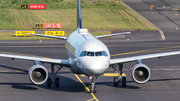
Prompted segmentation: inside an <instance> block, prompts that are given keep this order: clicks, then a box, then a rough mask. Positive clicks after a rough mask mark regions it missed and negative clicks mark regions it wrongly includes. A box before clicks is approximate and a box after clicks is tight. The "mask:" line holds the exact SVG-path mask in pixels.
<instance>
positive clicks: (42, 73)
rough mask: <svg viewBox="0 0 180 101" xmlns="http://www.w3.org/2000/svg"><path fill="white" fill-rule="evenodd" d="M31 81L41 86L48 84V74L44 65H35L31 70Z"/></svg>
mask: <svg viewBox="0 0 180 101" xmlns="http://www.w3.org/2000/svg"><path fill="white" fill-rule="evenodd" d="M29 78H30V81H31V82H32V83H34V84H37V85H41V84H43V83H45V82H46V80H47V78H48V72H47V70H46V68H45V67H44V66H42V65H34V66H32V67H31V68H30V69H29Z"/></svg>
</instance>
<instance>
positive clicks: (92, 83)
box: [89, 77, 97, 93]
mask: <svg viewBox="0 0 180 101" xmlns="http://www.w3.org/2000/svg"><path fill="white" fill-rule="evenodd" d="M89 79H90V85H89V90H90V93H96V86H95V80H96V79H97V77H89Z"/></svg>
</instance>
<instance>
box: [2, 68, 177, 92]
mask: <svg viewBox="0 0 180 101" xmlns="http://www.w3.org/2000/svg"><path fill="white" fill-rule="evenodd" d="M0 67H3V68H7V69H12V70H18V71H21V72H1V73H0V74H28V70H25V69H19V68H15V67H9V66H3V65H0ZM64 73H66V72H60V73H58V74H64ZM67 73H69V72H67ZM49 75H50V73H49ZM56 77H59V79H60V87H59V88H56V87H55V85H54V84H52V87H51V88H47V85H46V83H45V84H43V85H40V86H36V85H35V84H33V83H17V82H16V83H12V82H9V83H1V82H0V85H12V88H15V89H23V90H38V87H40V88H44V89H48V90H55V91H63V92H84V91H85V88H84V86H83V85H82V84H81V83H80V82H79V81H76V80H73V79H71V78H68V77H64V76H61V75H56ZM27 79H29V78H27ZM173 80H180V78H172V79H150V80H149V81H148V82H160V81H173ZM130 83H134V81H127V84H126V87H122V86H121V84H119V86H118V87H116V88H123V89H140V88H139V87H137V86H133V85H129V84H130ZM85 85H86V86H87V87H88V86H89V82H88V83H85ZM96 85H107V86H111V87H114V86H113V82H98V81H97V82H96Z"/></svg>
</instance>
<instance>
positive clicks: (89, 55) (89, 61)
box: [0, 0, 180, 93]
mask: <svg viewBox="0 0 180 101" xmlns="http://www.w3.org/2000/svg"><path fill="white" fill-rule="evenodd" d="M77 25H78V26H77V30H76V31H74V32H73V33H71V35H70V36H69V37H60V36H47V35H42V34H32V35H36V36H42V37H50V38H57V39H64V40H67V42H66V44H65V49H66V53H67V55H68V57H69V59H68V60H65V59H47V58H38V57H31V56H22V55H12V54H0V56H1V57H6V58H12V59H24V60H31V61H34V62H35V65H34V66H32V67H31V68H30V69H29V78H30V81H31V82H32V83H34V84H37V85H41V84H44V83H45V82H47V86H48V87H51V84H55V86H56V87H59V78H55V75H56V74H57V72H59V71H60V70H61V69H62V68H63V67H66V68H69V69H70V70H71V72H72V73H75V74H84V75H86V76H87V77H88V78H89V79H90V86H89V89H90V92H92V93H95V92H96V87H95V81H96V79H97V77H99V76H101V75H103V74H104V73H105V72H106V70H107V69H108V68H109V67H112V68H113V69H114V70H115V72H116V73H118V77H114V86H115V87H117V86H118V84H119V83H121V84H122V86H126V77H125V76H123V75H122V69H123V63H127V62H131V61H137V64H136V65H135V66H134V67H132V68H131V74H132V75H131V76H132V79H133V80H134V81H135V82H136V83H138V84H143V83H146V82H147V81H148V80H149V78H150V75H151V72H150V69H149V67H148V66H146V65H145V64H143V63H142V61H141V60H142V59H148V58H159V57H163V56H169V55H177V54H180V51H174V52H165V53H156V54H148V55H140V56H133V57H126V58H117V59H111V58H110V53H109V50H108V48H107V46H106V45H105V44H104V43H103V42H101V41H100V40H99V38H104V37H109V36H115V35H121V34H129V33H130V32H124V33H116V34H110V35H101V36H93V35H92V34H90V33H89V32H88V30H87V29H83V28H82V21H81V6H80V0H77ZM26 34H31V33H26ZM40 62H41V63H48V64H51V78H48V71H47V69H46V68H45V67H44V66H42V65H40ZM55 65H58V67H57V68H58V70H57V71H54V68H55ZM118 67H119V70H118V71H117V70H116V68H118Z"/></svg>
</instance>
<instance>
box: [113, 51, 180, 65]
mask: <svg viewBox="0 0 180 101" xmlns="http://www.w3.org/2000/svg"><path fill="white" fill-rule="evenodd" d="M177 54H180V51H174V52H164V53H156V54H148V55H140V56H133V57H127V58H117V59H111V60H110V64H117V63H126V62H132V61H137V60H142V59H149V58H159V57H163V56H170V55H177Z"/></svg>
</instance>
